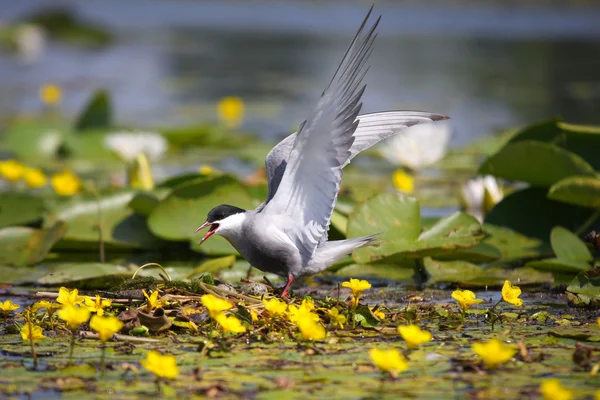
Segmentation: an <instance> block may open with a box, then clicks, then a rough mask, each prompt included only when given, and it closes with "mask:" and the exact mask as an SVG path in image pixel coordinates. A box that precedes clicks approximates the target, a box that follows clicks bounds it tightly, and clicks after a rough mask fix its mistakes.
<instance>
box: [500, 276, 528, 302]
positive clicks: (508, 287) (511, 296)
mask: <svg viewBox="0 0 600 400" xmlns="http://www.w3.org/2000/svg"><path fill="white" fill-rule="evenodd" d="M520 295H521V288H519V287H518V286H513V284H512V283H510V282H509V281H504V286H502V299H504V301H505V302H507V303H510V304H512V305H514V306H518V307H520V306H522V305H523V300H521V299H520V298H519V296H520Z"/></svg>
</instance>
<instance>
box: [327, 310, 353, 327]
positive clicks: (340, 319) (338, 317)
mask: <svg viewBox="0 0 600 400" xmlns="http://www.w3.org/2000/svg"><path fill="white" fill-rule="evenodd" d="M327 313H328V314H329V322H331V323H332V324H334V325H339V326H340V328H342V329H344V324H345V323H346V322H347V321H348V318H346V316H345V315H344V314H340V311H339V310H338V309H337V308H335V307H333V308H331V309H330V310H327Z"/></svg>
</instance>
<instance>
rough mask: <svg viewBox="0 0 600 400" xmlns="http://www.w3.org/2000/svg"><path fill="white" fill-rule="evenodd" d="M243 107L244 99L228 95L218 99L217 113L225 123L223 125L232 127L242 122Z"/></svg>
mask: <svg viewBox="0 0 600 400" xmlns="http://www.w3.org/2000/svg"><path fill="white" fill-rule="evenodd" d="M245 108H246V107H245V106H244V101H243V100H242V99H241V98H239V97H234V96H229V97H224V98H222V99H221V100H220V101H219V104H218V105H217V113H218V114H219V119H220V120H221V121H222V122H223V123H225V126H227V127H228V128H231V129H233V128H237V127H239V126H240V125H241V124H242V121H243V119H244V110H245Z"/></svg>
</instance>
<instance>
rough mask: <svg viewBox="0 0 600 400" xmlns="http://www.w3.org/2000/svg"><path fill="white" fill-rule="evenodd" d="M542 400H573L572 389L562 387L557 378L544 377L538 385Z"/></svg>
mask: <svg viewBox="0 0 600 400" xmlns="http://www.w3.org/2000/svg"><path fill="white" fill-rule="evenodd" d="M540 394H541V395H542V397H543V398H544V400H573V399H574V398H575V396H574V395H573V391H572V390H570V389H568V388H566V387H564V386H563V385H562V384H561V383H560V381H559V380H558V379H544V380H543V381H542V383H541V385H540Z"/></svg>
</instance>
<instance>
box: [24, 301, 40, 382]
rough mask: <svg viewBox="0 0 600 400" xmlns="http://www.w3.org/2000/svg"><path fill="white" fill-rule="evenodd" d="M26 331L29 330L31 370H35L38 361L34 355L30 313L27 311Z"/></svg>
mask: <svg viewBox="0 0 600 400" xmlns="http://www.w3.org/2000/svg"><path fill="white" fill-rule="evenodd" d="M26 315H27V329H29V345H30V346H31V356H32V357H33V369H34V370H37V367H38V360H37V354H35V345H34V343H33V324H32V323H31V313H30V311H29V310H27V313H26Z"/></svg>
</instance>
